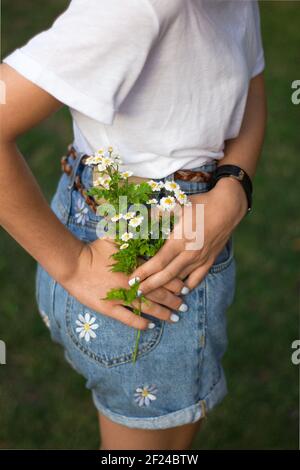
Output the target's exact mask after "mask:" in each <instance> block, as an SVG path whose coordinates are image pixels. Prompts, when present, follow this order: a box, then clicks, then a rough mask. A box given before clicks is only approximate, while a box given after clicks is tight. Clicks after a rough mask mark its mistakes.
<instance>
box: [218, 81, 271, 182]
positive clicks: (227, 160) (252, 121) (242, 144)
mask: <svg viewBox="0 0 300 470" xmlns="http://www.w3.org/2000/svg"><path fill="white" fill-rule="evenodd" d="M266 120H267V105H266V95H265V88H264V79H263V75H262V74H260V75H258V76H257V77H255V78H253V79H252V80H251V82H250V86H249V92H248V99H247V103H246V107H245V112H244V117H243V122H242V126H241V130H240V133H239V135H238V137H236V138H235V139H231V140H228V141H227V142H226V145H225V152H224V158H223V159H222V160H221V161H220V162H219V164H220V165H225V164H233V165H238V166H240V167H241V168H243V169H244V170H245V171H246V172H247V173H248V175H249V176H250V177H251V178H253V177H254V175H255V172H256V167H257V164H258V160H259V157H260V153H261V149H262V145H263V140H264V135H265V127H266Z"/></svg>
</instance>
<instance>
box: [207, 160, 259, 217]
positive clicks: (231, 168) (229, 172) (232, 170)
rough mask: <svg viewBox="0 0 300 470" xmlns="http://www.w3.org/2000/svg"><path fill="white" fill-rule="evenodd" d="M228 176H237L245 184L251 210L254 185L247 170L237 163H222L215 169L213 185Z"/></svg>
mask: <svg viewBox="0 0 300 470" xmlns="http://www.w3.org/2000/svg"><path fill="white" fill-rule="evenodd" d="M228 176H231V177H232V178H235V179H236V180H238V181H239V182H240V183H241V185H242V186H243V189H244V191H245V193H246V197H247V201H248V212H250V211H251V208H252V191H253V186H252V181H251V179H250V177H249V175H248V174H247V173H246V172H245V170H243V169H242V168H240V167H239V166H237V165H220V166H218V167H217V169H216V170H215V171H214V175H213V179H212V186H213V187H214V186H215V185H216V183H217V181H219V179H221V178H226V177H228Z"/></svg>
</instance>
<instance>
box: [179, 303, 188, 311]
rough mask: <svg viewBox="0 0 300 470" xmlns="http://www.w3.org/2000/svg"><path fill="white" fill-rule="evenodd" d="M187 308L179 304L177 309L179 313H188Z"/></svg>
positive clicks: (185, 305)
mask: <svg viewBox="0 0 300 470" xmlns="http://www.w3.org/2000/svg"><path fill="white" fill-rule="evenodd" d="M188 309H189V308H188V306H187V304H181V305H180V307H179V309H178V310H179V312H187V311H188Z"/></svg>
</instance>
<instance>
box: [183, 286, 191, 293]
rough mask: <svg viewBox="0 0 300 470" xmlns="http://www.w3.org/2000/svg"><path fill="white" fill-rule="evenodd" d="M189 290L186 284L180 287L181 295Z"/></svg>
mask: <svg viewBox="0 0 300 470" xmlns="http://www.w3.org/2000/svg"><path fill="white" fill-rule="evenodd" d="M189 292H190V289H189V288H188V287H186V286H184V287H183V288H182V289H181V294H182V295H186V294H188V293H189Z"/></svg>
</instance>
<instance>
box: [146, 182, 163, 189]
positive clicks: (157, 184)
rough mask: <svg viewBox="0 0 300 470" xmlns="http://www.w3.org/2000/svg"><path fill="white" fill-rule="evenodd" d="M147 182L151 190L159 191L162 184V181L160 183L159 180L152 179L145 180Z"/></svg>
mask: <svg viewBox="0 0 300 470" xmlns="http://www.w3.org/2000/svg"><path fill="white" fill-rule="evenodd" d="M147 183H148V184H149V186H150V188H151V189H152V191H159V190H160V189H161V188H162V187H163V185H164V183H162V182H160V181H159V182H158V181H154V180H150V181H147Z"/></svg>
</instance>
